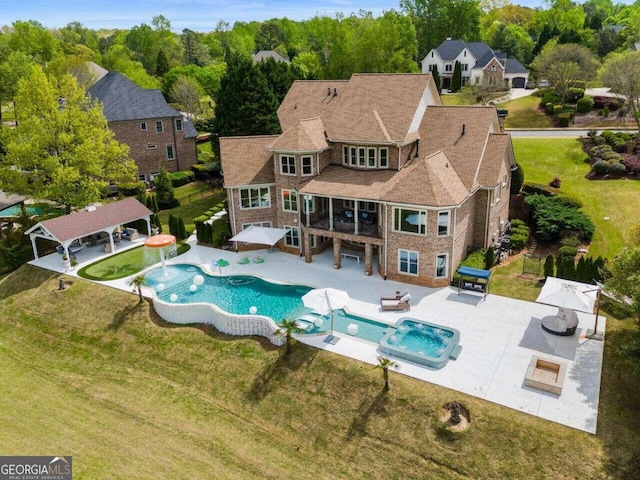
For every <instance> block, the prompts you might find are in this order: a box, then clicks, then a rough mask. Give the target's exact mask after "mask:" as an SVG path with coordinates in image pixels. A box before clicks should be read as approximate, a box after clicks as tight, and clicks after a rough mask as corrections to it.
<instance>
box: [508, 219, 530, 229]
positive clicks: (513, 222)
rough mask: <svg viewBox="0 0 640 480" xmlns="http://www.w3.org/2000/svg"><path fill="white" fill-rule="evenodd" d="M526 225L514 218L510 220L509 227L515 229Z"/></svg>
mask: <svg viewBox="0 0 640 480" xmlns="http://www.w3.org/2000/svg"><path fill="white" fill-rule="evenodd" d="M526 226H527V225H526V224H525V223H524V222H523V221H522V220H520V219H519V218H514V219H513V220H511V229H512V230H517V229H519V228H521V227H526Z"/></svg>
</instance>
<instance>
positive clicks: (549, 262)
mask: <svg viewBox="0 0 640 480" xmlns="http://www.w3.org/2000/svg"><path fill="white" fill-rule="evenodd" d="M553 269H554V259H553V255H552V254H551V253H550V254H549V255H547V258H546V259H545V260H544V267H543V270H544V278H547V277H553Z"/></svg>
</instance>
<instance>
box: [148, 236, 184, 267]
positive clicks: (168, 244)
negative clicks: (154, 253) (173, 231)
mask: <svg viewBox="0 0 640 480" xmlns="http://www.w3.org/2000/svg"><path fill="white" fill-rule="evenodd" d="M175 244H176V237H174V236H173V235H168V234H166V233H161V234H159V235H153V236H152V237H149V238H148V239H147V241H146V242H144V246H145V247H147V248H153V249H157V250H159V251H160V261H161V262H162V273H163V275H164V276H165V277H168V276H169V274H168V273H167V265H166V258H165V257H166V255H165V249H167V250H169V249H171V248H172V247H175Z"/></svg>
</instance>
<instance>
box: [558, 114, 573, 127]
mask: <svg viewBox="0 0 640 480" xmlns="http://www.w3.org/2000/svg"><path fill="white" fill-rule="evenodd" d="M570 121H571V114H570V113H567V112H562V113H560V114H558V126H560V127H568V126H569V122H570Z"/></svg>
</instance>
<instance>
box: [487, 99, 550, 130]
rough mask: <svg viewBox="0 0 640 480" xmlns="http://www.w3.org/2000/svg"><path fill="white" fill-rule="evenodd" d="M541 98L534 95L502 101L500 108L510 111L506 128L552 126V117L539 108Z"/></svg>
mask: <svg viewBox="0 0 640 480" xmlns="http://www.w3.org/2000/svg"><path fill="white" fill-rule="evenodd" d="M539 104H540V99H539V98H538V97H534V96H528V97H522V98H517V99H515V100H510V101H508V102H505V103H501V104H500V106H499V108H504V109H506V110H508V111H509V115H508V116H507V121H506V124H505V127H506V128H551V127H553V124H552V122H551V117H549V116H548V115H545V114H544V113H543V112H542V111H540V110H539V109H538V105H539Z"/></svg>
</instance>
